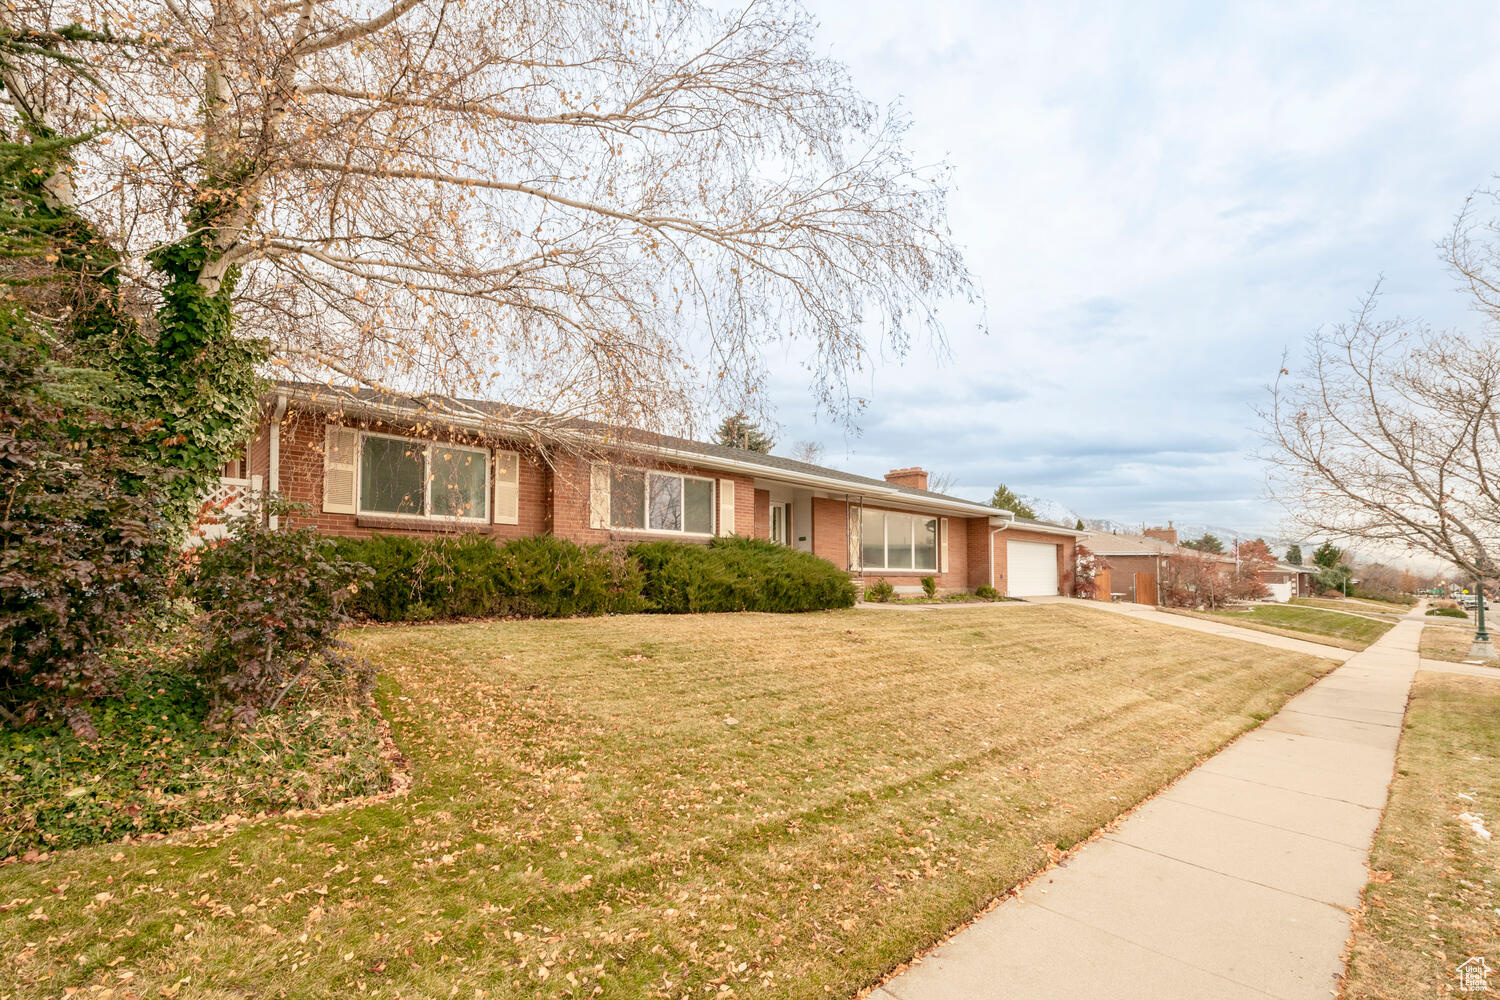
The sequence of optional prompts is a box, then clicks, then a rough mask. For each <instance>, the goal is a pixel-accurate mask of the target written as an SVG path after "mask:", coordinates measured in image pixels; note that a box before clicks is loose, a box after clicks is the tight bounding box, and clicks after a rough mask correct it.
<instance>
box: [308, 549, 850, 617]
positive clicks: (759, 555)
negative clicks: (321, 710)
mask: <svg viewBox="0 0 1500 1000" xmlns="http://www.w3.org/2000/svg"><path fill="white" fill-rule="evenodd" d="M336 544H337V547H338V554H339V555H340V556H342V557H343V558H345V559H352V560H356V561H358V562H362V563H366V564H367V565H369V566H370V567H371V568H372V569H373V570H374V573H373V575H372V576H371V577H369V578H367V579H366V580H365V581H364V582H363V584H362V585H361V587H360V590H359V592H358V593H357V594H355V596H354V597H353V598H351V599H350V601H349V604H348V609H349V611H350V612H351V613H352V614H354V615H357V616H359V617H361V618H367V619H371V620H374V621H383V622H414V621H431V620H434V619H442V618H489V617H522V618H567V617H572V616H575V615H602V614H628V613H631V612H638V611H656V612H663V613H668V614H682V613H687V612H708V611H783V612H786V611H818V610H822V609H824V608H847V607H849V606H851V605H852V604H853V603H854V585H853V584H852V583H850V582H849V578H848V576H847V575H846V574H845V573H843V572H842V571H841V570H839V569H837V568H835V567H834V566H833V565H832V564H830V563H828V562H826V561H825V560H822V559H819V558H818V557H816V556H814V555H811V554H809V553H806V552H797V551H795V550H793V549H789V548H787V547H786V546H783V545H773V544H772V543H770V542H762V541H756V540H754V539H748V538H716V539H714V540H713V541H712V542H711V543H710V544H709V545H707V546H703V545H689V544H685V543H682V542H643V543H641V544H639V545H635V546H632V547H631V548H630V549H629V550H628V551H626V552H623V553H622V552H620V551H618V550H612V549H609V548H605V547H604V546H597V545H596V546H588V547H584V546H580V545H577V544H574V543H573V542H569V541H565V540H563V539H559V538H554V537H552V536H550V535H542V536H539V537H536V538H521V539H517V540H515V541H511V542H506V543H505V544H503V545H496V544H495V543H494V542H493V541H491V540H490V539H489V538H488V537H486V536H484V535H460V536H453V537H446V538H440V539H436V540H427V539H419V538H410V537H406V536H403V535H375V536H373V537H370V538H340V539H338V540H337V543H336Z"/></svg>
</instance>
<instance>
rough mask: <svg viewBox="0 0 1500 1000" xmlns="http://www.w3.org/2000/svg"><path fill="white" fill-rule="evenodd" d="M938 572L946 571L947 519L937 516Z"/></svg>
mask: <svg viewBox="0 0 1500 1000" xmlns="http://www.w3.org/2000/svg"><path fill="white" fill-rule="evenodd" d="M938 572H939V573H946V572H948V519H947V518H946V517H940V518H938Z"/></svg>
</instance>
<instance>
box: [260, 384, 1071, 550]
mask: <svg viewBox="0 0 1500 1000" xmlns="http://www.w3.org/2000/svg"><path fill="white" fill-rule="evenodd" d="M278 391H279V392H281V393H283V394H285V395H286V396H288V397H289V398H291V399H293V400H296V401H298V402H301V403H303V404H305V405H307V406H309V407H312V408H317V409H321V410H324V411H326V410H330V409H334V408H337V409H338V411H339V412H340V413H353V414H356V415H359V416H368V417H376V418H381V419H386V420H398V421H399V420H410V419H411V417H412V416H413V415H414V413H415V412H417V411H416V409H415V408H414V407H408V406H400V405H397V404H390V403H376V402H372V401H370V400H364V399H360V398H358V397H356V396H352V395H349V394H347V393H344V392H342V391H341V390H338V389H335V388H330V394H329V395H327V396H324V395H320V394H319V393H318V392H317V391H316V390H312V389H309V388H307V387H305V386H296V385H293V386H282V387H280V388H279V389H278ZM334 394H337V395H336V396H335V395H334ZM429 412H430V413H431V414H432V416H433V417H434V418H440V419H442V420H444V421H445V422H447V423H448V424H450V425H452V426H454V427H457V428H460V429H463V430H469V431H475V432H478V433H483V434H486V435H489V436H492V437H498V438H502V439H505V440H511V441H520V442H525V441H529V440H531V435H530V434H529V433H527V432H524V431H521V430H519V429H517V428H515V427H510V428H507V427H506V425H505V423H504V421H502V420H499V419H496V418H488V419H486V418H485V417H483V416H482V415H478V414H476V415H475V416H474V417H466V416H464V415H463V414H459V413H455V412H453V411H451V410H447V409H433V410H431V411H429ZM551 433H555V434H556V436H557V437H558V438H559V443H563V444H567V443H570V442H569V440H568V439H569V438H571V439H573V441H572V443H577V444H585V443H592V444H594V445H595V446H596V447H616V448H622V449H623V450H626V451H631V452H637V453H642V454H649V455H653V456H655V457H658V458H663V459H667V460H670V461H675V462H679V463H682V464H685V465H695V466H698V467H699V468H705V469H712V470H715V471H718V472H738V473H743V474H745V475H748V476H752V477H758V478H761V479H775V480H778V481H780V482H785V483H791V484H793V485H798V486H806V487H809V488H811V489H817V490H821V491H824V492H828V493H838V494H842V495H844V496H849V497H857V498H861V499H865V500H882V501H889V502H899V504H900V505H901V506H903V507H917V508H924V509H928V510H935V511H939V512H941V513H948V514H962V515H964V516H966V517H988V516H992V515H993V514H994V511H995V509H994V508H993V507H991V506H989V505H988V504H981V503H976V502H973V501H968V500H961V499H959V498H957V497H942V496H939V495H937V494H933V495H931V496H914V495H913V494H911V493H907V492H905V491H903V490H900V489H897V488H894V487H881V486H879V485H878V484H875V483H851V482H849V481H848V480H846V479H840V478H838V477H835V476H818V475H814V474H810V473H800V472H794V471H791V470H788V469H779V468H776V467H774V466H768V465H762V464H760V463H758V462H753V461H740V460H737V459H729V458H723V457H721V456H717V455H708V454H705V453H703V452H697V451H688V450H685V449H681V448H671V447H667V446H665V445H654V444H648V443H644V442H639V443H638V442H609V441H606V440H603V439H601V438H600V436H599V435H597V434H592V433H588V432H584V431H574V432H571V433H570V432H566V431H564V430H562V429H559V430H557V431H556V432H549V434H551ZM1019 527H1021V528H1023V529H1025V530H1036V531H1041V532H1044V533H1053V534H1072V535H1077V534H1081V532H1076V531H1074V530H1073V529H1071V528H1063V527H1061V526H1057V527H1044V526H1040V525H1038V526H1033V525H1029V524H1026V525H1019Z"/></svg>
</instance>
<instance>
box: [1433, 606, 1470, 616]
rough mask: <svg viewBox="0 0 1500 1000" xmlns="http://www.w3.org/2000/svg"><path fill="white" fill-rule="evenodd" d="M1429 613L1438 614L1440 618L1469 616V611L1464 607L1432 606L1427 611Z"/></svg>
mask: <svg viewBox="0 0 1500 1000" xmlns="http://www.w3.org/2000/svg"><path fill="white" fill-rule="evenodd" d="M1427 613H1428V614H1429V615H1437V616H1438V617H1440V618H1467V617H1469V613H1468V612H1467V611H1465V610H1464V609H1463V608H1432V609H1430V610H1429V611H1428V612H1427Z"/></svg>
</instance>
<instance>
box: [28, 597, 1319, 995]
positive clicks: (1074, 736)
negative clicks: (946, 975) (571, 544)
mask: <svg viewBox="0 0 1500 1000" xmlns="http://www.w3.org/2000/svg"><path fill="white" fill-rule="evenodd" d="M355 638H356V642H357V645H358V646H359V647H360V649H361V651H362V652H363V653H365V654H366V655H368V656H371V657H373V658H375V659H377V660H379V661H380V662H381V663H382V664H383V665H384V666H385V671H386V672H385V679H384V681H383V686H382V692H381V698H382V703H383V705H384V707H385V709H386V711H387V714H388V716H389V718H390V720H391V722H392V725H393V727H394V730H395V733H396V737H397V740H398V742H399V743H400V744H401V746H402V748H403V750H404V751H405V753H406V754H407V756H408V757H409V759H410V761H411V768H412V778H413V782H414V784H413V787H412V790H411V791H410V793H409V794H408V795H406V796H405V797H404V798H401V799H397V800H394V801H391V802H385V803H378V804H375V805H371V806H367V807H365V808H361V809H352V810H346V811H342V812H336V813H333V814H331V815H328V816H324V817H320V818H315V819H308V818H304V819H296V820H286V819H283V820H275V819H271V820H263V821H260V822H257V823H253V824H250V825H249V826H247V827H242V828H240V829H239V830H237V831H234V832H232V833H218V834H196V835H190V836H184V837H182V838H180V839H179V840H178V841H177V842H171V843H154V844H143V845H132V846H123V847H112V846H111V847H102V848H97V849H95V848H88V849H82V850H78V851H73V852H67V853H63V854H59V855H55V856H53V857H50V858H47V859H45V860H42V861H40V862H37V863H29V864H16V865H10V866H7V867H3V868H0V900H3V901H4V903H5V905H4V906H3V907H0V910H3V912H0V937H3V939H4V940H6V941H7V942H8V946H7V947H6V948H5V949H4V952H3V958H0V996H11V997H28V998H30V997H38V998H39V997H49V998H50V997H57V996H61V995H63V994H64V993H65V992H67V991H69V990H70V989H73V988H79V987H81V988H84V989H89V988H101V989H113V990H115V991H116V992H115V993H114V994H113V995H114V996H115V997H116V998H117V1000H118V998H124V997H141V998H147V997H151V998H154V997H159V996H174V995H175V996H182V997H188V996H192V997H214V998H219V997H247V996H256V997H259V996H284V997H331V996H348V997H355V996H360V995H371V996H379V997H446V996H449V995H453V996H459V997H463V998H470V997H477V996H489V997H516V998H520V997H570V996H571V997H592V996H601V997H612V998H622V1000H623V998H628V1000H636V998H645V997H687V996H692V997H704V996H718V997H728V996H734V997H741V998H745V997H809V998H811V997H825V996H834V997H849V996H852V995H853V994H855V993H856V992H857V991H859V990H860V989H861V988H863V987H866V986H867V985H869V984H870V983H872V982H873V981H874V980H876V979H877V978H878V977H879V976H881V975H882V974H883V973H885V972H886V971H888V970H889V969H891V968H893V967H894V966H896V965H897V964H899V963H901V962H903V961H905V960H907V959H909V958H910V957H911V956H912V955H913V954H914V953H916V952H918V951H921V950H922V949H924V948H926V947H928V946H930V945H931V944H933V943H934V942H935V941H937V940H938V939H940V938H941V937H942V936H943V935H944V933H945V932H947V931H948V930H949V929H951V928H953V927H954V926H956V925H958V924H960V923H962V922H963V921H964V920H966V919H967V918H968V917H969V916H970V915H972V914H973V913H974V912H975V911H976V910H978V909H979V908H981V907H982V906H984V904H985V903H986V902H987V901H988V900H990V899H991V898H993V897H995V896H997V895H999V894H1002V893H1004V892H1005V891H1006V890H1007V889H1009V888H1010V887H1012V886H1014V885H1015V884H1016V883H1017V882H1019V881H1021V880H1023V879H1025V878H1026V877H1027V876H1029V875H1030V874H1032V873H1034V872H1036V871H1038V870H1039V869H1041V868H1043V867H1045V866H1046V865H1047V864H1048V863H1049V859H1051V858H1054V857H1055V856H1056V854H1057V852H1058V850H1059V849H1067V848H1068V847H1070V846H1072V845H1073V844H1075V843H1077V842H1078V841H1080V840H1082V839H1083V838H1086V837H1087V836H1088V835H1089V834H1090V833H1091V832H1092V831H1094V830H1095V829H1097V828H1098V827H1099V826H1101V825H1103V824H1105V823H1107V822H1108V821H1109V820H1111V819H1113V818H1114V817H1115V816H1117V815H1118V814H1119V813H1121V812H1122V811H1124V810H1126V809H1128V808H1129V807H1131V806H1132V805H1134V804H1135V803H1137V802H1139V801H1140V800H1142V799H1143V798H1145V797H1147V796H1149V795H1151V794H1152V793H1153V792H1154V791H1155V790H1157V789H1158V788H1160V787H1161V786H1162V785H1163V784H1165V783H1167V782H1169V781H1170V780H1171V779H1173V778H1174V777H1175V776H1177V775H1178V774H1180V773H1181V772H1183V771H1184V770H1186V769H1187V768H1189V767H1191V766H1192V765H1193V764H1194V763H1195V762H1196V761H1197V760H1199V759H1200V758H1201V757H1203V756H1205V755H1207V754H1211V753H1212V752H1214V751H1215V750H1216V749H1217V748H1219V747H1221V746H1222V745H1223V744H1224V743H1226V742H1227V741H1229V740H1231V739H1233V738H1234V737H1235V736H1236V735H1238V734H1239V733H1241V732H1243V731H1245V730H1246V729H1248V728H1251V727H1253V726H1255V725H1256V724H1257V723H1258V721H1259V720H1263V719H1265V718H1267V717H1268V716H1269V715H1270V714H1271V713H1273V712H1274V711H1275V710H1276V709H1277V708H1278V707H1279V706H1280V705H1281V704H1282V703H1283V702H1284V701H1285V699H1286V698H1287V697H1288V695H1289V694H1291V693H1292V692H1295V691H1297V690H1299V689H1301V688H1302V687H1304V686H1305V685H1306V684H1308V683H1309V682H1310V681H1312V680H1313V679H1315V678H1316V677H1318V676H1320V675H1321V674H1322V673H1323V672H1325V671H1326V670H1328V669H1329V668H1330V667H1332V666H1333V664H1332V662H1331V661H1328V660H1324V659H1320V658H1316V657H1307V656H1299V655H1295V654H1291V653H1284V652H1280V651H1276V650H1272V649H1268V648H1265V647H1262V646H1255V645H1250V644H1245V643H1237V642H1232V641H1226V640H1223V639H1219V638H1217V637H1214V636H1210V635H1204V634H1199V633H1195V632H1189V631H1187V630H1184V629H1174V628H1165V627H1160V626H1157V625H1154V624H1151V623H1146V622H1139V621H1134V620H1131V619H1128V618H1124V617H1120V616H1115V615H1103V614H1097V613H1094V612H1091V611H1089V610H1087V609H1075V608H1067V607H1062V606H1040V607H1023V608H1003V609H1001V608H988V607H987V608H977V609H968V608H962V609H953V610H949V611H945V612H942V613H933V614H898V613H879V614H877V613H873V612H861V611H858V610H851V611H845V612H833V613H825V614H815V615H801V616H772V615H748V614H747V615H719V616H684V617H666V616H644V615H642V616H632V617H623V618H613V619H601V620H579V621H560V622H558V621H554V622H520V623H489V624H462V625H448V626H432V627H401V628H381V629H371V630H368V631H365V632H362V633H360V634H358V635H357V636H356V637H355ZM90 995H92V994H90Z"/></svg>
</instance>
